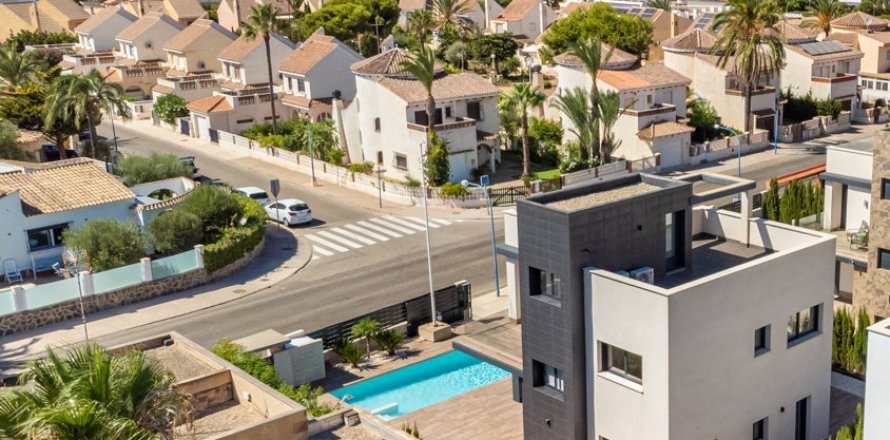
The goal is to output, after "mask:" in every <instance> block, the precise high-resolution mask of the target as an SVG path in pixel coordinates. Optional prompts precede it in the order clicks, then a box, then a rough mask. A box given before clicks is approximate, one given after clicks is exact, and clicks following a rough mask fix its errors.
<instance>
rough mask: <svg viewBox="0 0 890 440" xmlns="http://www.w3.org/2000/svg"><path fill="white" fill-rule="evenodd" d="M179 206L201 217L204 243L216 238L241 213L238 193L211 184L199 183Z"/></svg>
mask: <svg viewBox="0 0 890 440" xmlns="http://www.w3.org/2000/svg"><path fill="white" fill-rule="evenodd" d="M179 207H180V208H181V209H184V210H186V211H188V212H190V213H192V214H194V215H196V216H198V218H199V219H201V223H202V224H203V225H204V243H209V242H212V241H214V240H216V238H217V237H218V236H219V234H220V230H222V229H223V228H227V227H230V226H233V225H234V224H235V222H236V221H237V220H238V217H239V216H240V215H241V202H239V197H238V196H237V195H235V194H232V193H230V192H227V191H225V190H223V189H221V188H217V187H215V186H210V185H198V187H197V188H195V189H194V190H192V192H191V193H190V194H189V196H188V197H187V198H186V199H185V200H183V202H182V203H181V204H180V205H179Z"/></svg>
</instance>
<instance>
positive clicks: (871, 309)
mask: <svg viewBox="0 0 890 440" xmlns="http://www.w3.org/2000/svg"><path fill="white" fill-rule="evenodd" d="M882 178H890V131H887V130H884V131H881V132H878V133H877V134H876V135H875V147H874V162H873V165H872V184H871V221H870V222H869V231H868V271H867V272H865V274H864V276H863V277H862V279H861V280H856V279H855V278H854V289H853V305H854V306H856V307H857V308H861V307H864V308H865V310H867V311H868V314H869V315H870V316H871V318H872V319H874V318H875V317H876V316H879V317H884V318H886V317H888V316H890V270H886V269H881V268H879V267H878V250H879V249H886V250H890V200H883V199H882V198H881V187H882V186H883V185H881V179H882ZM856 281H861V282H860V283H856Z"/></svg>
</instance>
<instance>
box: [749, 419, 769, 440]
mask: <svg viewBox="0 0 890 440" xmlns="http://www.w3.org/2000/svg"><path fill="white" fill-rule="evenodd" d="M752 428H753V432H752V433H751V439H752V440H767V439H769V417H764V418H762V419H760V420H758V421H756V422H754V424H753V426H752Z"/></svg>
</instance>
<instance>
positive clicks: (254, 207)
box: [236, 196, 266, 225]
mask: <svg viewBox="0 0 890 440" xmlns="http://www.w3.org/2000/svg"><path fill="white" fill-rule="evenodd" d="M236 199H237V200H238V205H239V206H240V207H241V218H242V219H244V225H263V224H265V223H266V210H265V209H263V205H260V202H257V201H256V200H254V199H251V198H250V197H243V196H236Z"/></svg>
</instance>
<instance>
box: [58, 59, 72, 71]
mask: <svg viewBox="0 0 890 440" xmlns="http://www.w3.org/2000/svg"><path fill="white" fill-rule="evenodd" d="M56 65H57V66H59V69H61V70H69V69H73V68H74V63H72V62H71V61H65V60H62V61H59V64H56Z"/></svg>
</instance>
